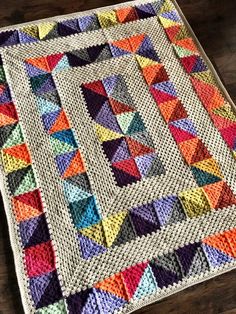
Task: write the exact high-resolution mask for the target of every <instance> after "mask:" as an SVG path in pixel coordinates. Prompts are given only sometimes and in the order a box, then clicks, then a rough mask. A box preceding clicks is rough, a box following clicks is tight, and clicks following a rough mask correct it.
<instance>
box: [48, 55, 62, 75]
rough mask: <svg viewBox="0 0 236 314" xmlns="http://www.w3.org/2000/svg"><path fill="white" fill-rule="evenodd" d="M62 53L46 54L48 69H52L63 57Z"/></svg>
mask: <svg viewBox="0 0 236 314" xmlns="http://www.w3.org/2000/svg"><path fill="white" fill-rule="evenodd" d="M63 56H64V54H63V53H57V54H55V55H49V56H47V62H48V66H49V68H50V70H51V71H52V70H53V69H54V68H55V67H56V66H57V64H58V62H59V61H60V60H61V59H62V58H63Z"/></svg>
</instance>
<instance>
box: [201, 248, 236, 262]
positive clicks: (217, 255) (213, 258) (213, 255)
mask: <svg viewBox="0 0 236 314" xmlns="http://www.w3.org/2000/svg"><path fill="white" fill-rule="evenodd" d="M203 250H204V252H205V254H206V256H207V260H208V262H209V263H210V265H211V266H212V267H218V266H221V265H224V264H226V263H229V262H232V261H233V260H235V259H234V258H233V257H231V256H229V255H227V254H225V253H224V252H222V251H220V250H218V249H216V248H214V247H212V246H209V245H207V244H203Z"/></svg>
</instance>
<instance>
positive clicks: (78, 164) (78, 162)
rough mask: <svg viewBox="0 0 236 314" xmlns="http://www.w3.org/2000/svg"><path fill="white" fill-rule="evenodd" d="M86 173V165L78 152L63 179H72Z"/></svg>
mask: <svg viewBox="0 0 236 314" xmlns="http://www.w3.org/2000/svg"><path fill="white" fill-rule="evenodd" d="M85 171H86V169H85V165H84V162H83V159H82V156H81V153H80V151H77V153H76V155H75V156H74V158H73V159H72V160H71V163H70V165H69V166H68V168H67V169H66V171H65V172H64V174H63V178H68V177H72V176H74V175H76V174H80V173H83V172H85Z"/></svg>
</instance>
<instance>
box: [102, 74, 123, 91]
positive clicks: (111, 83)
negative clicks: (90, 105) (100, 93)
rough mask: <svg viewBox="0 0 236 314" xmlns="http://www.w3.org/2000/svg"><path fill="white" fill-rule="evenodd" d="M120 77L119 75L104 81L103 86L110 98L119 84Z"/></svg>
mask: <svg viewBox="0 0 236 314" xmlns="http://www.w3.org/2000/svg"><path fill="white" fill-rule="evenodd" d="M119 80H120V77H119V76H118V75H112V76H110V77H108V78H105V79H103V81H102V82H103V86H104V88H105V90H106V92H107V94H108V96H111V95H112V92H113V89H114V88H115V87H116V85H117V84H119Z"/></svg>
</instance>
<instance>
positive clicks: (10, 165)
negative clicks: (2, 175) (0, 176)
mask: <svg viewBox="0 0 236 314" xmlns="http://www.w3.org/2000/svg"><path fill="white" fill-rule="evenodd" d="M2 160H3V165H4V169H5V171H6V172H7V173H9V172H12V171H15V170H19V169H22V168H25V167H27V166H28V165H29V163H28V162H26V161H24V160H22V159H18V158H16V157H14V156H11V155H9V154H6V153H4V152H2Z"/></svg>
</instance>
